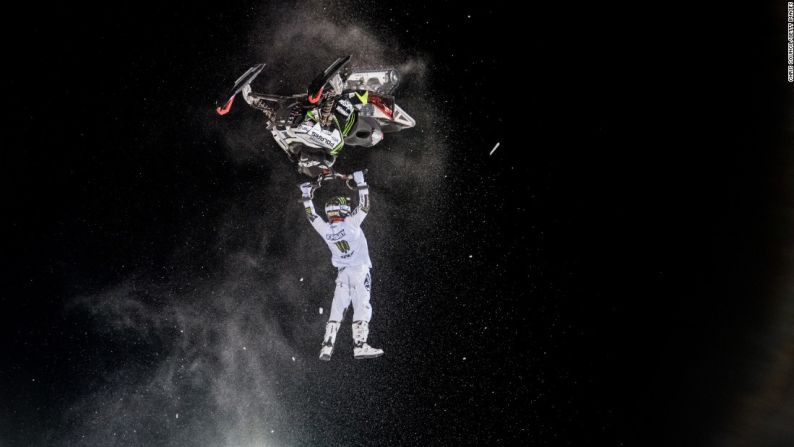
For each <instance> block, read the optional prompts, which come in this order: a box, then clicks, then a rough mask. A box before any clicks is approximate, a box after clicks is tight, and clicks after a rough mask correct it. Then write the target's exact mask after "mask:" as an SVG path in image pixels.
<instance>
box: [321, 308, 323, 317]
mask: <svg viewBox="0 0 794 447" xmlns="http://www.w3.org/2000/svg"><path fill="white" fill-rule="evenodd" d="M322 314H323V308H322V307H321V308H320V315H322Z"/></svg>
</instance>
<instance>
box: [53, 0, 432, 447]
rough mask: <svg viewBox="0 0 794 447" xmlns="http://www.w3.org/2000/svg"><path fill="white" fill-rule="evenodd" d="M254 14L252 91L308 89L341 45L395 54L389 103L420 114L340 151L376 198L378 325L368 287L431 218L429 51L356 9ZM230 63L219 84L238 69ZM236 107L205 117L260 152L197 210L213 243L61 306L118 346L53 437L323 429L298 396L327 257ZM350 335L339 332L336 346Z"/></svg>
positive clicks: (104, 440) (252, 437)
mask: <svg viewBox="0 0 794 447" xmlns="http://www.w3.org/2000/svg"><path fill="white" fill-rule="evenodd" d="M323 5H325V6H328V5H327V4H326V3H323ZM299 8H300V7H299ZM329 8H330V7H329ZM264 16H265V18H264V19H263V20H262V21H261V23H260V24H259V28H258V29H255V30H254V31H253V33H252V35H251V37H250V45H251V47H252V48H254V49H255V50H254V51H255V52H256V54H255V56H256V57H260V58H261V59H259V60H251V64H252V65H253V64H254V63H256V62H260V61H265V62H267V63H268V67H267V68H266V70H265V71H264V72H263V73H262V74H261V75H260V77H259V78H258V79H257V81H256V83H255V86H254V87H255V89H259V90H262V91H268V90H269V91H274V92H275V91H278V92H282V93H283V92H293V93H294V92H302V91H305V88H306V84H307V83H308V81H309V80H310V79H311V78H312V77H313V76H314V75H315V74H316V72H317V71H319V70H321V69H323V68H324V67H325V65H327V64H328V63H329V62H330V61H332V60H333V59H335V58H336V57H337V56H339V55H341V54H352V55H353V62H352V64H353V66H364V67H366V66H376V67H388V66H396V67H397V68H398V69H399V70H401V74H402V77H403V79H404V80H406V83H405V84H406V85H405V86H404V88H400V89H398V91H397V102H398V103H399V104H400V105H401V106H402V107H403V108H404V109H405V110H406V111H407V112H408V113H409V114H411V115H412V116H413V117H414V118H416V121H417V126H416V128H414V129H410V130H408V131H405V132H403V133H401V134H397V135H387V136H386V140H385V141H383V142H382V143H380V144H379V145H378V146H376V147H374V148H369V149H358V148H347V149H346V151H350V154H347V155H350V158H349V159H346V156H347V155H346V154H343V155H342V157H341V158H340V160H339V161H338V162H337V163H338V164H339V165H340V166H341V165H344V164H345V163H348V162H350V163H358V165H356V166H352V165H351V168H363V167H366V168H368V170H369V171H368V182H369V183H370V185H371V189H372V203H373V206H372V207H373V211H372V214H371V215H370V217H368V220H367V222H366V223H365V226H364V228H365V231H367V234H368V235H369V240H370V248H371V252H372V257H373V261H374V263H375V266H374V270H373V278H374V280H375V287H374V288H375V290H374V294H373V304H374V308H375V313H374V318H373V335H375V336H376V337H377V334H378V332H380V333H387V332H388V331H389V330H390V329H389V327H390V326H389V325H390V321H392V320H394V319H393V318H390V316H391V315H392V314H393V313H396V312H398V311H397V310H396V309H391V308H390V306H389V304H385V303H384V305H383V306H380V304H381V303H380V302H379V300H380V299H381V298H380V297H379V295H380V296H381V297H382V296H383V295H384V294H389V295H390V297H391V298H390V300H391V302H397V303H399V302H400V299H401V298H400V290H399V289H400V287H399V284H400V282H401V281H403V278H400V277H399V274H398V273H395V272H398V271H400V270H399V269H397V268H393V267H396V265H397V263H401V264H405V263H410V262H412V261H410V260H406V258H405V257H404V256H397V254H400V253H403V252H405V250H406V249H405V248H401V246H403V245H404V244H402V243H401V241H403V240H406V239H407V238H410V237H412V236H415V235H417V234H427V233H429V229H431V228H433V225H434V223H435V222H436V221H438V220H439V219H440V218H441V209H440V205H439V203H441V202H442V200H441V195H442V194H443V180H444V170H445V157H446V150H445V148H444V135H443V134H442V130H441V129H444V128H446V126H445V125H443V119H442V118H440V117H441V116H443V114H442V113H440V111H439V109H438V107H439V105H437V104H433V103H431V102H428V101H429V99H428V98H432V97H433V95H430V94H428V93H429V92H428V89H429V88H430V87H429V85H430V84H429V75H428V71H427V60H425V59H423V58H422V57H421V56H417V55H415V54H407V53H405V52H404V51H401V50H400V49H399V48H398V47H397V45H396V44H395V43H394V42H387V41H384V40H383V39H379V38H378V37H377V36H376V35H375V34H374V33H372V32H370V31H369V30H368V29H367V28H366V27H365V25H361V24H364V23H366V22H365V21H364V20H356V21H355V23H357V24H359V25H356V26H351V25H349V24H344V23H340V22H337V21H335V19H334V18H333V17H331V16H328V15H325V13H324V12H323V10H322V7H320V6H319V3H317V4H311V5H309V6H304V7H302V8H301V9H293V10H292V11H291V12H290V13H288V14H287V15H286V16H285V13H284V11H279V14H278V15H275V14H264ZM267 17H279V19H278V20H279V21H273V20H269V19H267ZM348 20H349V19H348ZM348 23H352V22H349V21H348ZM218 67H220V68H219V69H223V67H224V64H223V63H222V61H219V63H218ZM228 75H229V76H228V77H229V79H230V82H231V81H233V79H234V78H235V77H236V76H237V75H239V73H228ZM207 107H208V109H211V108H212V105H211V104H208V105H207ZM235 107H245V104H244V103H241V102H240V103H238V104H237V105H236V106H235ZM202 119H203V118H202ZM210 119H212V120H217V119H218V118H217V117H214V116H213V117H212V118H210ZM224 119H227V120H228V118H224ZM233 119H234V120H236V121H234V122H226V123H224V125H225V126H226V127H222V126H221V125H219V124H218V123H216V122H205V123H202V124H201V126H202V127H203V128H204V131H205V132H206V133H207V134H208V135H216V137H217V138H218V139H219V140H220V141H221V144H222V145H223V146H224V147H225V150H226V151H227V154H228V157H229V159H230V160H231V161H233V162H234V163H237V164H242V165H245V164H253V165H256V166H263V167H262V170H263V171H262V172H263V176H262V181H261V184H258V185H256V187H255V188H252V189H253V190H255V191H256V192H255V193H249V194H240V195H239V196H238V197H236V198H235V202H234V203H232V204H229V203H217V204H216V205H217V206H218V207H224V208H225V209H226V211H225V213H224V214H223V218H222V219H221V221H220V222H210V223H200V224H201V225H214V226H216V227H217V232H216V239H215V240H214V241H212V242H211V243H210V244H208V246H211V247H213V253H212V254H203V253H194V252H190V251H189V250H188V251H185V250H182V251H179V250H176V249H174V255H173V260H172V262H173V265H174V269H173V273H171V274H169V276H167V277H156V276H154V275H152V276H147V275H145V274H142V275H136V276H131V277H130V278H128V279H127V280H126V281H124V282H123V283H121V284H117V285H113V286H110V287H108V288H107V289H106V290H105V291H104V292H102V293H98V294H96V295H92V296H81V297H76V298H74V299H73V300H72V302H71V304H70V309H69V310H70V312H72V313H75V314H79V315H81V316H82V317H85V318H86V319H88V321H90V322H91V328H90V331H91V332H93V333H94V334H95V335H96V336H97V337H102V338H103V339H106V340H107V341H108V349H121V350H123V352H121V353H118V355H117V356H116V358H117V361H115V362H113V363H109V364H102V365H97V371H98V373H97V375H98V376H100V377H101V378H102V379H101V380H97V381H95V383H94V385H93V386H92V387H91V389H89V390H87V392H85V393H83V394H84V396H83V398H82V399H81V400H80V401H78V402H75V403H74V405H72V407H71V409H70V411H69V412H68V413H67V414H66V415H64V420H63V421H62V424H61V426H62V427H63V428H62V429H60V430H55V431H54V432H53V433H52V434H50V438H51V439H48V440H47V442H48V443H49V444H50V445H51V444H53V443H54V444H61V445H70V446H113V445H125V446H129V445H202V446H207V445H223V446H260V445H305V444H311V443H312V442H313V440H315V441H316V436H319V435H318V433H320V432H321V428H318V427H316V421H315V420H313V419H312V414H311V413H306V412H305V411H304V410H303V409H304V408H305V406H306V405H308V404H309V403H310V402H311V401H312V399H313V398H312V397H311V396H307V393H309V392H310V391H311V390H310V389H308V390H307V388H311V384H313V383H314V384H316V383H317V381H318V380H319V379H317V376H320V375H321V374H323V372H322V371H323V370H322V368H323V367H324V366H323V365H320V362H318V361H317V359H316V355H317V352H318V350H319V346H320V341H321V338H322V333H323V332H322V331H323V328H324V325H325V318H327V315H319V314H318V312H317V309H318V307H322V306H327V305H329V304H330V299H331V296H332V292H333V275H334V272H333V269H332V267H331V266H330V256H329V254H328V253H327V249H326V248H325V244H323V243H322V241H321V240H319V239H317V236H316V234H314V233H313V231H311V228H310V227H309V225H308V224H306V223H305V222H304V218H303V215H302V209H301V207H300V206H299V204H298V202H297V198H298V195H299V191H298V190H297V188H295V176H294V174H293V173H292V172H291V171H292V167H291V165H290V164H289V163H288V161H287V160H286V157H285V156H284V154H283V152H282V151H281V149H280V148H278V146H277V145H276V144H275V142H274V141H272V138H271V137H270V135H269V133H268V132H267V131H266V130H265V129H264V126H263V123H262V118H261V115H259V114H258V112H257V111H255V110H253V109H249V110H247V111H246V112H245V113H238V114H236V115H234V118H233ZM356 151H362V152H356ZM353 160H355V161H353ZM338 186H339V188H340V189H342V190H344V189H343V188H344V187H343V186H342V185H338ZM325 189H329V190H331V191H333V188H331V187H329V188H326V187H323V189H321V190H320V191H319V192H318V195H319V197H318V198H319V200H322V197H323V194H325V193H326V191H324V190H325ZM351 195H353V194H351ZM353 196H354V195H353ZM354 197H355V196H354ZM407 201H410V202H411V204H412V205H411V206H410V207H407V206H405V204H406V202H407ZM401 250H402V251H401ZM217 253H221V255H218V254H217ZM218 257H220V259H221V261H220V262H216V263H212V262H206V264H207V265H214V266H215V267H213V268H212V271H207V272H206V273H205V274H201V275H197V274H196V273H195V272H196V271H202V270H201V269H197V268H196V266H197V265H198V264H202V263H203V262H204V261H205V260H206V259H218ZM416 262H421V261H416ZM346 335H347V336H348V337H349V332H344V330H343V331H342V332H340V343H341V344H342V346H341V347H340V349H343V347H344V342H342V341H341V338H343V337H345V336H346ZM385 347H386V348H387V354H386V355H387V356H388V355H389V351H388V345H387V344H386V346H385ZM331 363H333V362H331ZM326 366H327V365H326ZM324 380H325V381H330V383H333V380H334V379H332V378H325V379H324Z"/></svg>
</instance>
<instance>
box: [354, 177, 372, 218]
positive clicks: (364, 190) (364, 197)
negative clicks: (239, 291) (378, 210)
mask: <svg viewBox="0 0 794 447" xmlns="http://www.w3.org/2000/svg"><path fill="white" fill-rule="evenodd" d="M353 180H354V181H355V182H356V185H357V186H358V206H357V207H356V209H355V210H353V212H352V213H351V214H350V220H351V222H352V223H353V224H355V225H358V226H360V225H361V223H362V222H363V221H364V218H365V217H367V214H368V213H369V186H367V183H366V182H365V181H364V173H363V172H361V171H356V172H354V173H353Z"/></svg>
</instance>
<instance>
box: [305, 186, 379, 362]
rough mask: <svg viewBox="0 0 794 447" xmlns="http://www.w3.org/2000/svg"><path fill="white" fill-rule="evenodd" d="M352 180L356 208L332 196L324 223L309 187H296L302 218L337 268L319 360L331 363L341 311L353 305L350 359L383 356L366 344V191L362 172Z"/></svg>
mask: <svg viewBox="0 0 794 447" xmlns="http://www.w3.org/2000/svg"><path fill="white" fill-rule="evenodd" d="M353 180H354V181H355V182H356V185H358V206H357V207H356V209H355V210H354V211H353V212H351V211H350V199H348V198H346V197H339V196H338V197H333V198H331V199H330V200H329V201H328V202H327V203H326V204H325V215H326V216H327V217H328V222H326V221H325V220H323V219H322V218H321V217H320V216H318V215H317V213H316V211H315V210H314V203H313V202H312V188H313V187H312V184H311V183H309V182H306V183H303V184H302V185H300V189H301V192H302V193H303V206H304V208H305V210H306V217H307V218H308V219H309V222H310V223H311V224H312V226H313V227H314V229H315V230H317V232H318V233H319V234H320V236H322V237H323V239H325V242H326V244H328V248H329V249H330V250H331V263H332V264H333V265H334V267H337V268H338V269H339V270H338V274H337V277H336V290H335V291H334V299H333V301H332V303H331V313H330V315H329V317H328V323H327V324H326V326H325V337H323V345H322V348H321V350H320V360H326V361H327V360H331V353H332V352H333V350H334V342H335V341H336V333H337V331H338V330H339V325H340V324H341V322H342V319H343V318H344V311H345V310H347V308H348V306H350V303H351V301H352V303H353V342H354V347H353V357H355V358H357V359H369V358H374V357H379V356H381V355H383V350H382V349H376V348H373V347H372V346H370V345H368V344H367V336H368V335H369V320H370V318H371V317H372V306H371V305H370V303H369V298H370V287H371V285H372V277H371V275H370V268H372V262H371V261H370V259H369V249H368V248H367V238H366V237H365V236H364V231H363V230H362V229H361V223H362V222H363V220H364V218H365V217H367V213H369V189H368V187H367V184H366V182H365V181H364V173H363V172H361V171H356V172H354V173H353Z"/></svg>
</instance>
